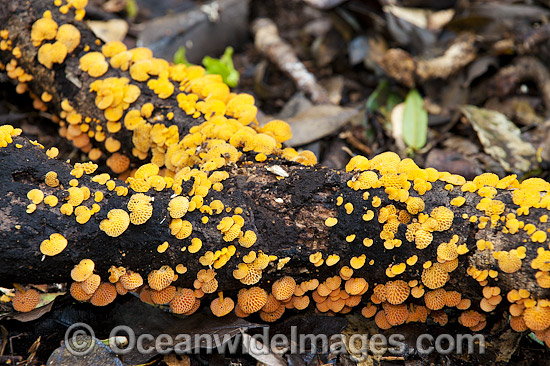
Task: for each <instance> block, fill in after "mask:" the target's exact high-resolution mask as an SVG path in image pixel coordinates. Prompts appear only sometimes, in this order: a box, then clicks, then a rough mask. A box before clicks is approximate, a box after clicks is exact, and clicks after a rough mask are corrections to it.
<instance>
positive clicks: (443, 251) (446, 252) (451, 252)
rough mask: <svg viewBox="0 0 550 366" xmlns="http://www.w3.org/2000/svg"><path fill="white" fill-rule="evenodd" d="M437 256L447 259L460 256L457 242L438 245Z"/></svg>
mask: <svg viewBox="0 0 550 366" xmlns="http://www.w3.org/2000/svg"><path fill="white" fill-rule="evenodd" d="M437 256H438V258H441V259H443V260H445V261H451V260H454V259H456V258H457V257H458V252H457V246H456V244H454V243H452V242H449V243H441V244H439V246H438V247H437Z"/></svg>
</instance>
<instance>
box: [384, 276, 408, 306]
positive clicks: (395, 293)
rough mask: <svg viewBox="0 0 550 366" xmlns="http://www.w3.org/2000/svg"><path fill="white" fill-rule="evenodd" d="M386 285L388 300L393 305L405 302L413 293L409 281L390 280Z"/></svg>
mask: <svg viewBox="0 0 550 366" xmlns="http://www.w3.org/2000/svg"><path fill="white" fill-rule="evenodd" d="M384 287H385V297H386V300H387V301H388V302H389V303H390V304H393V305H398V304H401V303H403V302H404V301H405V300H407V298H408V297H409V294H410V293H411V289H410V287H409V285H408V284H407V282H405V281H402V280H397V281H389V282H387V283H386V285H385V286H384ZM381 300H382V299H381Z"/></svg>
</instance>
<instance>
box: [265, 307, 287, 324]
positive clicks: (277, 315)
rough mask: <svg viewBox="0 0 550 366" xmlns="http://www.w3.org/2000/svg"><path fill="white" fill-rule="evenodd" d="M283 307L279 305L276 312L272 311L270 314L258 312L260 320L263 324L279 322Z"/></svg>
mask: <svg viewBox="0 0 550 366" xmlns="http://www.w3.org/2000/svg"><path fill="white" fill-rule="evenodd" d="M285 309H286V308H285V306H284V305H282V304H281V305H280V306H279V307H278V308H277V310H275V311H272V312H270V313H267V312H265V311H263V310H262V311H260V318H262V320H263V321H264V322H268V323H272V322H274V321H276V320H279V319H280V318H281V317H282V316H283V314H284V313H285Z"/></svg>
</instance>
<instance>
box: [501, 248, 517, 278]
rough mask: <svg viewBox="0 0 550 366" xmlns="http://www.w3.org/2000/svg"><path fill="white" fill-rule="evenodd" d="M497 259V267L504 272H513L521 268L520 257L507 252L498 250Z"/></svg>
mask: <svg viewBox="0 0 550 366" xmlns="http://www.w3.org/2000/svg"><path fill="white" fill-rule="evenodd" d="M497 261H498V267H499V268H500V270H501V271H502V272H504V273H515V272H517V271H519V269H520V268H521V259H520V258H519V257H518V256H517V255H514V254H511V253H509V252H500V253H499V255H498V260H497Z"/></svg>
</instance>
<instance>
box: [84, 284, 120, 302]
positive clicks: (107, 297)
mask: <svg viewBox="0 0 550 366" xmlns="http://www.w3.org/2000/svg"><path fill="white" fill-rule="evenodd" d="M116 296H117V292H116V288H115V286H114V285H113V284H112V283H109V282H103V283H102V284H101V285H99V287H98V288H97V290H96V291H95V292H94V294H93V295H92V297H91V298H90V302H91V303H92V305H95V306H106V305H109V304H110V303H112V302H113V301H115V299H116Z"/></svg>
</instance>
